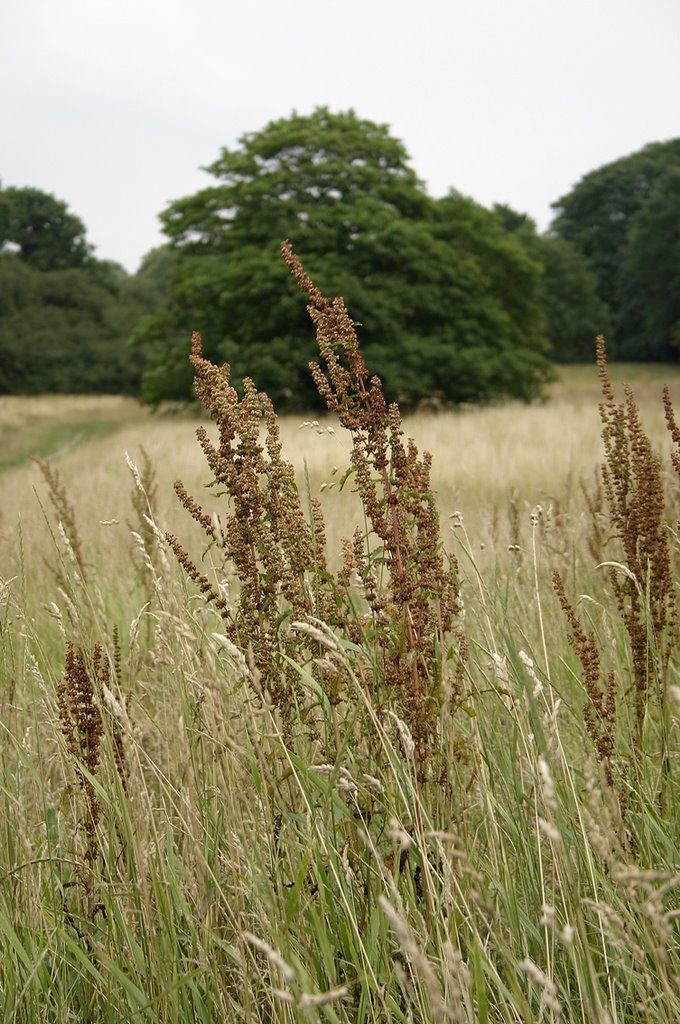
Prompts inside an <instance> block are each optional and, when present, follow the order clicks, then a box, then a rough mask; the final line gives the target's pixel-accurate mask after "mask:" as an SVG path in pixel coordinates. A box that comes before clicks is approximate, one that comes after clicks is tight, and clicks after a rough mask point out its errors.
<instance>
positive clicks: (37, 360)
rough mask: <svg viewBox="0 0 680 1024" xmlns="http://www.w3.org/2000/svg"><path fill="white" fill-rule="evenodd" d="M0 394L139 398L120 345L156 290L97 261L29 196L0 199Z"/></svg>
mask: <svg viewBox="0 0 680 1024" xmlns="http://www.w3.org/2000/svg"><path fill="white" fill-rule="evenodd" d="M0 240H1V241H0V394H2V393H4V394H8V393H9V394H38V393H42V392H51V391H56V392H110V393H115V392H127V393H131V392H132V393H134V392H136V391H138V389H139V370H138V368H137V365H136V360H135V357H134V354H133V353H132V352H131V350H130V348H129V344H128V340H129V338H130V335H131V334H132V330H133V328H134V326H135V324H136V323H137V322H138V321H139V320H140V319H141V317H142V316H143V315H144V314H145V313H147V312H148V310H149V309H150V308H151V309H153V308H154V307H155V306H157V305H158V303H159V299H158V294H159V287H160V286H159V284H158V282H155V281H153V280H152V279H151V278H150V277H147V278H145V277H141V278H140V279H137V278H135V277H131V276H130V275H128V274H127V272H126V271H125V269H124V268H123V267H121V266H119V265H118V264H116V263H113V262H110V261H103V260H96V259H95V258H94V257H93V255H92V251H91V247H90V246H89V245H88V243H87V240H86V238H85V228H84V226H83V224H82V222H81V221H80V220H79V219H78V217H76V216H74V215H73V214H71V213H69V212H68V210H67V207H66V205H65V203H62V202H61V201H60V200H58V199H55V198H54V197H53V196H50V195H47V194H46V193H43V192H39V191H38V190H37V189H21V188H7V189H4V190H1V191H0Z"/></svg>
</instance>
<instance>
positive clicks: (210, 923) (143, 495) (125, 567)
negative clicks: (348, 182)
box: [0, 252, 680, 1024]
mask: <svg viewBox="0 0 680 1024" xmlns="http://www.w3.org/2000/svg"><path fill="white" fill-rule="evenodd" d="M287 258H288V261H289V264H290V265H291V268H292V269H293V271H294V273H295V274H296V276H297V278H298V280H299V281H300V283H301V285H302V286H303V287H304V289H305V290H306V291H307V292H308V294H309V297H310V306H311V312H312V314H313V317H314V319H315V320H316V326H317V331H318V333H319V335H320V347H321V354H322V358H323V359H324V360H325V362H322V363H321V367H319V368H317V369H316V370H315V371H314V372H315V375H316V379H317V381H318V383H319V384H320V387H321V390H322V393H324V394H325V395H326V397H327V399H328V400H329V405H330V407H331V413H330V414H329V417H328V418H325V419H321V420H320V422H319V423H318V424H309V425H307V426H306V427H304V428H303V429H301V430H299V429H298V426H297V424H292V423H290V422H287V421H286V422H283V423H280V422H279V421H278V420H277V418H276V415H275V413H274V411H273V409H271V406H270V404H269V403H268V400H267V398H266V396H263V395H260V394H259V393H257V392H256V391H255V390H254V388H252V387H250V386H249V385H246V390H245V393H241V394H237V393H236V392H235V391H234V390H233V389H232V385H231V381H230V380H229V376H228V372H227V371H226V370H224V368H217V367H212V366H211V364H209V363H208V362H207V361H206V360H204V359H203V356H202V353H201V350H200V341H199V340H198V339H195V342H194V351H193V361H194V366H195V369H196V372H197V382H198V393H199V395H200V397H201V400H202V401H203V402H204V404H205V406H206V408H207V409H208V410H210V412H211V413H212V416H213V421H214V423H213V425H212V426H210V425H205V424H204V425H202V427H201V431H200V433H199V444H196V442H195V441H194V442H193V446H192V449H191V451H192V453H193V454H192V455H191V456H190V457H189V456H188V454H186V455H184V457H183V451H185V452H186V448H184V449H183V445H184V442H182V443H178V444H176V445H173V446H172V447H169V446H165V447H162V446H161V445H160V444H158V443H157V442H156V435H155V434H154V430H155V429H156V425H155V424H152V423H150V424H149V425H148V427H147V426H144V427H143V428H142V432H143V435H144V436H142V437H140V436H139V430H138V429H135V431H134V432H131V433H130V434H129V436H128V435H123V436H119V437H118V440H117V447H127V448H128V450H129V451H130V453H131V455H130V456H129V457H128V464H127V465H125V464H124V463H123V471H124V474H125V477H122V476H121V477H119V478H118V479H117V480H116V482H115V483H113V484H110V483H109V479H110V475H111V470H110V468H109V465H108V463H107V462H106V460H105V458H104V453H105V451H106V450H107V449H106V448H105V446H104V442H103V441H102V440H98V441H96V442H92V444H93V445H94V446H95V448H94V449H92V448H91V450H96V451H97V452H98V453H99V454H98V456H97V465H96V466H95V465H94V464H91V465H92V472H91V474H88V475H89V477H90V478H89V479H87V480H85V479H83V477H82V476H81V477H80V479H81V480H83V483H82V486H81V485H76V484H75V481H76V479H78V477H77V466H76V459H77V453H76V452H70V453H65V454H63V455H62V457H61V458H60V459H59V460H58V463H59V466H58V470H57V467H56V463H52V464H49V465H46V466H44V467H43V471H44V484H43V486H42V487H39V488H37V490H38V495H37V496H35V495H34V496H33V498H32V506H33V507H32V508H31V507H29V504H28V500H27V499H24V498H19V497H17V503H15V504H14V505H13V506H11V507H10V509H9V510H8V509H5V524H4V526H3V530H4V535H5V538H6V546H5V548H4V553H3V556H2V564H3V572H2V577H3V578H2V581H1V582H0V673H1V680H2V685H1V689H0V701H1V702H2V709H1V714H0V728H1V730H2V741H1V743H0V787H1V788H0V807H1V808H2V810H1V815H0V827H1V829H2V839H1V846H2V854H1V855H0V872H1V874H2V885H1V886H0V934H1V935H2V943H3V957H2V958H1V959H0V1010H1V1011H2V1019H3V1020H8V1021H31V1022H32V1021H36V1022H37V1021H50V1022H52V1021H53V1022H62V1021H64V1022H65V1021H79V1022H82V1021H88V1022H99V1021H102V1022H108V1021H111V1022H113V1021H116V1022H118V1021H121V1020H123V1021H137V1020H139V1021H143V1020H146V1021H149V1022H151V1021H153V1022H156V1021H163V1022H186V1021H193V1020H197V1021H204V1022H209V1021H210V1022H212V1021H216V1020H225V1021H243V1022H248V1024H250V1022H254V1021H261V1022H289V1021H290V1022H293V1021H300V1022H303V1021H304V1022H307V1021H315V1020H318V1021H331V1022H350V1021H351V1022H369V1021H370V1022H378V1021H379V1022H384V1021H385V1022H389V1021H395V1022H407V1021H414V1022H423V1024H424V1022H430V1021H436V1022H439V1021H442V1022H443V1021H449V1020H451V1021H461V1022H466V1024H473V1022H481V1024H487V1022H494V1024H495V1022H502V1024H505V1022H508V1024H510V1022H520V1021H521V1022H526V1024H529V1022H535V1021H558V1020H559V1021H568V1022H574V1024H575V1022H577V1021H578V1022H598V1024H599V1022H601V1024H605V1022H611V1024H615V1022H625V1024H628V1022H630V1024H632V1022H636V1024H637V1022H642V1024H651V1022H661V1021H664V1022H667V1021H675V1020H680V994H679V987H678V984H677V982H678V976H679V973H678V967H679V960H680V957H679V952H678V916H679V914H680V902H679V900H678V886H679V885H680V864H679V863H678V849H679V848H680V844H679V840H680V835H679V832H680V824H679V823H680V813H679V808H678V795H679V794H678V781H677V773H678V715H679V714H680V686H679V681H678V655H677V646H676V642H677V614H676V595H677V582H676V581H677V567H676V559H677V528H678V527H677V522H676V520H677V517H678V512H677V493H678V481H677V475H676V473H675V471H674V468H673V461H672V460H671V459H670V458H667V457H666V456H665V455H663V456H662V455H661V454H658V451H657V449H658V444H657V435H656V434H655V435H654V436H655V442H654V444H651V445H650V444H647V437H648V436H649V435H648V433H646V432H645V429H643V426H642V423H641V422H640V419H639V416H638V413H639V408H640V407H639V405H638V404H637V401H636V398H635V396H634V395H632V393H629V394H628V395H627V396H624V401H623V405H619V404H618V403H617V400H616V398H615V395H614V392H613V390H612V389H611V384H610V381H609V375H608V371H607V367H606V362H605V359H604V353H603V352H602V351H601V353H600V374H601V385H602V388H603V394H602V401H603V408H602V411H601V415H602V428H603V429H604V431H605V437H604V442H603V443H602V445H601V448H600V459H601V461H602V462H603V464H604V471H603V473H601V474H600V476H599V477H598V478H597V479H595V477H594V476H593V475H592V473H591V472H588V474H587V476H582V475H581V468H582V466H583V465H584V463H583V462H579V458H584V449H585V448H586V447H587V449H588V452H590V451H591V449H592V444H593V441H592V436H593V434H592V432H591V433H589V434H587V435H586V434H585V433H584V435H583V438H584V439H583V440H581V439H579V440H578V443H577V446H576V447H575V448H573V449H572V450H571V452H569V446H568V443H567V439H566V438H565V437H564V436H563V435H564V424H565V422H566V416H567V408H568V406H569V404H570V400H569V399H567V400H566V401H565V402H564V404H563V406H562V407H561V413H560V424H558V430H557V435H558V436H557V437H556V439H555V440H553V439H548V438H546V436H540V433H539V431H538V430H537V424H540V423H541V422H542V423H544V424H547V423H548V422H551V421H550V420H549V418H546V410H543V409H541V408H535V409H528V410H525V411H524V412H520V411H518V413H517V419H518V422H521V423H522V424H523V425H526V426H525V427H524V429H526V443H525V445H524V447H523V448H519V449H516V450H515V451H516V455H514V456H513V458H512V459H510V458H509V456H508V454H507V452H506V448H505V445H506V444H507V431H506V430H504V429H503V427H502V426H501V424H502V423H503V422H505V423H506V424H507V423H508V420H507V419H506V420H505V421H504V420H503V415H506V416H507V412H504V411H502V410H490V411H489V412H488V413H485V414H477V413H471V414H469V415H468V416H467V417H466V418H461V419H459V420H452V419H451V418H448V419H442V418H436V417H426V418H424V419H420V420H419V421H416V422H415V423H414V426H415V427H416V428H417V432H418V433H419V437H420V438H425V439H426V440H428V441H430V440H431V439H432V438H433V437H434V438H435V440H436V441H437V445H436V447H437V448H438V449H439V454H440V458H439V463H440V465H439V467H438V465H437V460H436V459H435V461H434V463H433V465H432V467H431V471H430V466H429V460H428V459H427V458H426V457H425V456H423V455H422V454H421V451H418V450H417V448H416V446H415V445H414V444H409V442H408V441H407V440H406V437H405V436H404V433H403V432H402V431H403V430H404V427H403V425H402V424H401V422H400V419H399V417H398V411H397V410H396V409H392V410H388V409H386V408H385V406H384V403H382V400H381V391H380V386H379V383H378V382H376V381H372V382H371V381H370V380H368V379H367V375H366V373H365V368H364V366H363V363H362V360H361V355H360V352H359V349H358V346H357V344H356V337H355V335H354V333H353V329H352V326H351V323H350V321H349V318H348V316H347V314H346V311H344V307H342V305H341V303H339V302H337V301H336V302H335V303H329V302H328V301H327V300H326V299H325V298H324V297H323V296H321V295H320V294H319V293H318V292H317V291H316V290H315V289H314V288H313V285H312V283H311V282H310V281H309V280H308V279H307V278H306V277H305V276H304V272H303V271H302V269H301V268H300V267H299V264H297V262H296V261H295V258H294V257H293V255H292V253H290V252H288V253H287ZM340 343H341V344H340ZM559 408H560V407H559V406H558V409H559ZM659 408H660V409H662V407H661V406H660V407H659ZM553 415H554V412H553ZM593 416H594V417H596V416H597V411H596V410H594V411H593ZM667 416H668V419H669V423H670V425H671V427H673V426H674V424H673V422H672V406H671V404H670V399H669V401H668V403H667ZM263 417H264V426H265V428H266V429H265V430H264V432H263V429H262V422H263ZM584 421H585V417H584V416H582V415H580V416H579V417H578V426H579V428H583V423H584ZM552 422H554V420H553V421H552ZM482 424H483V425H484V426H485V427H486V428H487V429H491V430H492V429H494V425H495V424H497V425H498V426H497V429H496V434H495V437H494V440H493V442H492V443H491V444H490V443H489V440H488V439H483V438H482V437H481V436H480V432H481V429H482ZM443 425H447V426H448V425H450V426H451V428H452V430H451V434H452V440H451V441H447V440H445V441H444V442H443V443H442V441H441V440H438V439H437V434H438V433H439V432H440V431H441V430H442V429H443ZM560 426H561V434H560ZM329 428H330V429H329ZM410 428H411V424H410V423H408V424H407V425H406V429H407V430H409V431H410ZM164 430H166V431H170V432H171V433H173V435H174V436H175V437H177V438H179V437H180V436H181V435H182V434H184V433H185V432H186V426H185V425H184V424H181V423H177V424H173V425H172V426H171V427H165V428H164ZM466 430H468V431H469V434H468V435H467V436H466V435H465V431H466ZM456 431H457V432H458V433H457V434H456ZM596 433H597V431H595V436H596ZM586 436H587V442H586V440H585V438H586ZM453 437H456V438H457V440H456V441H454V440H453ZM301 439H304V440H305V448H306V449H307V452H308V459H307V467H306V480H305V467H304V465H301V464H300V460H298V465H297V466H296V467H293V466H291V465H290V464H289V463H288V461H287V459H288V456H287V453H288V452H291V453H293V452H294V450H295V446H296V444H297V446H298V447H301V446H302V441H301ZM668 440H669V442H671V441H673V437H672V436H671V434H670V433H669V434H668ZM675 440H676V442H677V428H675ZM140 442H143V446H144V452H142V451H140V447H139V445H140ZM312 442H313V443H312ZM482 444H484V445H485V447H484V448H483V449H482V447H481V445H482ZM445 445H448V447H444V446H445ZM475 445H479V446H480V447H479V448H478V449H477V448H475ZM542 445H546V450H547V451H548V452H549V453H550V456H549V457H550V460H551V462H552V466H551V467H546V466H544V465H541V464H539V462H542V461H543V460H541V459H540V457H539V455H538V454H537V453H539V452H540V451H541V446H542ZM433 447H434V446H433ZM201 449H202V451H201ZM471 449H472V456H471V454H470V453H471ZM667 449H668V446H666V450H667ZM482 450H483V451H484V457H483V458H482V456H481V454H479V455H476V454H475V452H477V451H479V452H480V453H481V452H482ZM490 451H491V456H490V457H489V452H490ZM205 457H207V464H206V461H205ZM595 457H596V456H595V453H593V458H595ZM470 460H472V462H471V461H470ZM560 460H563V461H560ZM119 461H121V462H122V460H119ZM675 461H676V463H677V458H676V460H675ZM475 463H477V465H475ZM585 464H586V465H588V464H589V456H587V457H586V458H585ZM178 465H181V466H182V469H181V477H182V480H183V484H181V485H179V486H178V487H177V494H178V495H179V502H178V501H177V499H176V498H174V499H173V503H172V504H171V487H170V481H171V479H172V477H173V476H174V474H175V473H177V469H178ZM336 467H337V468H336ZM19 472H20V471H19V470H11V471H8V472H7V474H6V476H5V480H7V481H10V483H9V484H8V485H7V487H6V493H7V495H8V497H11V495H12V493H13V492H12V486H13V485H12V481H14V480H16V481H18V480H19V479H20V476H19ZM21 472H24V473H25V472H26V471H21ZM36 472H37V470H36ZM482 474H484V476H485V479H484V480H480V476H481V475H482ZM542 476H543V478H544V480H541V477H542ZM125 478H127V483H125ZM211 481H212V482H213V486H211V487H209V488H208V489H207V490H206V489H205V487H204V486H203V485H205V484H206V483H210V482H211ZM556 481H557V483H556ZM341 482H342V483H343V487H342V492H341V493H340V494H339V493H338V492H339V491H340V484H341ZM331 485H334V486H331ZM307 487H308V488H309V490H307ZM322 487H323V490H322V489H321V488H322ZM88 488H89V491H88ZM109 488H112V489H113V492H114V493H111V490H110V489H109ZM434 492H437V505H436V506H435V504H434V502H433V494H434ZM16 493H17V495H18V490H17V492H16ZM195 495H198V497H196V496H195ZM10 505H11V503H10ZM83 509H88V510H89V512H87V513H83ZM20 510H21V512H22V516H21V528H20V531H19V532H18V533H16V534H10V527H9V525H8V520H9V518H10V517H11V516H13V515H15V514H16V513H17V512H18V511H20ZM114 520H117V521H114ZM104 524H106V525H104ZM168 534H170V535H171V536H170V538H168V536H167V535H168ZM10 536H13V537H14V538H15V539H14V541H13V542H12V545H11V548H10V545H9V543H8V540H9V537H10ZM342 537H345V538H346V542H345V543H344V545H343V543H342ZM103 538H111V540H110V543H109V544H108V545H107V544H106V541H105V540H103ZM107 546H108V549H109V550H108V551H107ZM5 566H6V567H7V570H5V568H4V567H5Z"/></svg>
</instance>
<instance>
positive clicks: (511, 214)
mask: <svg viewBox="0 0 680 1024" xmlns="http://www.w3.org/2000/svg"><path fill="white" fill-rule="evenodd" d="M494 212H495V213H496V215H497V216H498V217H499V218H500V220H501V223H502V224H503V226H504V227H505V229H506V230H507V231H509V232H510V233H511V234H512V235H513V236H514V238H516V239H517V241H518V242H520V243H521V245H522V246H523V247H524V249H525V251H526V252H527V253H528V255H529V256H530V257H531V258H532V259H533V260H535V261H536V262H538V263H540V265H541V270H542V273H541V281H540V285H539V299H540V304H541V309H542V312H543V316H544V321H545V331H546V334H547V336H548V339H549V341H550V357H551V359H554V360H555V362H558V363H585V362H589V361H591V360H592V359H593V355H594V352H595V337H596V336H597V335H598V334H609V330H610V327H611V325H612V313H611V310H610V309H609V307H608V306H607V305H606V303H604V302H603V301H602V300H601V299H600V298H599V296H598V294H597V279H596V277H595V274H594V272H593V271H592V270H591V268H590V265H589V263H588V260H587V259H586V257H585V256H584V255H583V253H582V252H580V251H579V249H578V248H577V247H576V246H575V245H574V244H573V242H568V241H567V240H566V239H565V238H558V237H557V236H555V235H550V234H543V235H541V234H539V233H538V231H537V229H536V224H535V223H534V221H533V220H532V219H531V218H530V217H529V216H528V215H527V214H524V213H518V212H517V211H516V210H513V209H511V208H510V207H509V206H505V205H503V204H497V205H496V206H494Z"/></svg>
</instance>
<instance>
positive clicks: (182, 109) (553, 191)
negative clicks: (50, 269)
mask: <svg viewBox="0 0 680 1024" xmlns="http://www.w3.org/2000/svg"><path fill="white" fill-rule="evenodd" d="M679 53H680V0H644V2H643V0H448V2H447V0H438V2H435V0H417V2H408V3H407V2H406V0H389V2H387V0H342V2H339V0H313V2H312V0H287V2H286V0H239V2H238V3H236V2H230V0H221V2H220V0H191V2H188V0H20V2H19V0H17V2H14V3H10V2H9V0H8V2H6V3H5V4H4V5H3V11H2V14H0V179H2V183H3V185H5V186H7V185H16V186H34V187H37V188H41V189H43V190H45V191H47V192H51V193H53V194H54V195H56V196H57V197H58V198H60V199H63V200H64V201H66V202H67V203H68V205H69V207H70V209H71V210H72V211H73V212H74V213H76V214H77V215H78V216H79V217H80V218H81V219H82V220H83V221H84V222H85V224H86V226H87V231H88V238H89V240H90V241H91V242H92V243H94V245H95V246H96V254H97V256H99V257H100V258H102V259H113V260H117V261H119V262H120V263H123V264H124V265H125V266H126V267H127V268H128V269H129V270H135V269H136V268H137V266H138V264H139V261H140V259H141V257H142V256H143V255H144V253H145V252H147V251H148V250H149V249H151V248H152V247H153V246H155V245H158V244H160V243H161V242H162V241H163V236H162V235H161V233H160V230H159V225H158V219H157V215H158V213H159V212H160V211H161V210H162V209H163V208H164V207H165V206H166V204H167V203H168V202H169V201H170V200H172V199H176V198H179V197H180V196H184V195H189V194H191V193H192V192H195V191H196V190H197V189H199V188H202V187H204V186H205V185H208V184H209V183H210V181H211V179H210V177H209V175H207V174H206V173H205V172H202V171H201V170H200V167H201V166H204V165H205V164H208V163H210V162H212V161H213V160H214V159H216V157H217V156H218V154H219V152H220V149H221V148H222V147H223V146H227V147H232V146H234V145H235V144H236V142H237V140H238V138H239V136H240V135H241V134H242V133H243V132H249V131H256V130H258V129H259V128H261V127H263V126H264V125H265V124H266V123H267V122H268V121H270V120H272V119H275V118H279V117H286V116H288V115H289V114H290V113H291V112H292V110H294V109H295V110H297V111H298V112H299V113H309V112H310V111H311V110H312V109H313V108H314V107H315V106H318V105H326V106H329V107H330V108H331V109H332V110H334V111H339V110H346V109H348V108H350V107H353V108H354V109H355V110H356V112H357V114H358V115H359V116H360V117H363V118H368V119H370V120H373V121H378V122H380V123H384V124H388V125H390V127H391V130H392V134H394V135H395V136H397V137H398V138H400V139H402V141H403V142H404V143H405V145H406V148H407V150H408V152H409V154H410V157H411V164H412V166H413V168H414V169H415V171H416V173H417V174H418V175H419V176H420V177H421V178H422V179H423V180H424V181H425V182H426V184H427V186H428V189H429V191H430V192H431V194H432V195H435V196H439V195H443V194H444V193H445V192H446V191H447V190H448V189H449V188H450V187H455V188H456V189H457V190H458V191H460V192H463V193H465V194H466V195H469V196H472V197H473V198H474V199H476V200H477V201H478V202H481V203H483V204H484V205H486V206H490V205H491V204H493V203H494V202H504V203H509V204H510V205H511V206H513V207H515V208H516V209H518V210H522V211H526V212H528V213H530V214H531V216H532V217H534V218H535V219H536V220H537V221H538V223H539V226H540V227H542V228H544V227H546V226H547V224H548V222H549V220H550V217H551V213H550V203H551V202H553V201H554V200H555V199H557V198H559V196H561V195H563V194H564V193H565V192H566V191H568V190H569V189H570V187H571V186H572V185H573V184H574V183H575V182H576V181H578V180H579V178H581V177H582V176H583V175H584V174H585V173H586V172H587V171H589V170H592V169H593V168H595V167H598V166H600V165H601V164H603V163H607V162H609V161H611V160H614V159H616V158H617V157H620V156H624V155H626V154H628V153H631V152H634V151H635V150H636V149H639V148H640V147H641V146H643V145H645V144H646V143H648V142H653V141H661V140H667V139H670V138H674V137H677V136H678V135H680V57H679Z"/></svg>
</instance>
